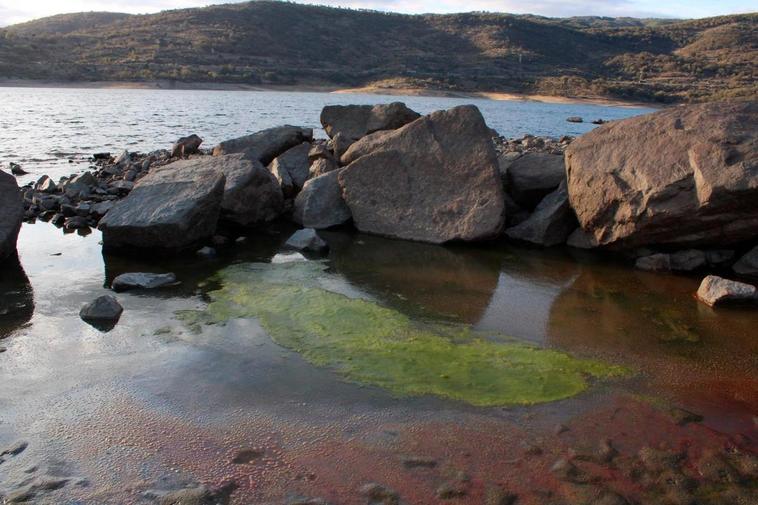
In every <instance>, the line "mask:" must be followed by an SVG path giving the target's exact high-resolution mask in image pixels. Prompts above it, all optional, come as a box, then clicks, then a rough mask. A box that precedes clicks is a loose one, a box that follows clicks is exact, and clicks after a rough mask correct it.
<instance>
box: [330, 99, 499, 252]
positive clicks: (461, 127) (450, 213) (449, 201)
mask: <svg viewBox="0 0 758 505" xmlns="http://www.w3.org/2000/svg"><path fill="white" fill-rule="evenodd" d="M339 182H340V185H341V186H342V189H343V196H344V198H345V201H346V202H347V205H348V207H349V208H350V210H351V212H352V215H353V219H354V221H355V225H356V227H357V228H358V229H359V230H361V231H364V232H368V233H375V234H378V235H385V236H390V237H396V238H403V239H410V240H418V241H423V242H431V243H443V242H448V241H451V240H481V239H488V238H492V237H495V236H497V235H498V234H499V233H500V231H501V230H502V227H503V223H504V218H505V204H504V200H503V190H502V187H501V185H500V179H499V176H498V171H497V159H496V155H495V151H494V148H493V145H492V141H491V132H490V130H489V128H487V125H486V124H485V123H484V119H483V118H482V115H481V113H480V112H479V110H478V109H477V108H476V107H474V106H462V107H456V108H453V109H450V110H447V111H438V112H435V113H432V114H430V115H429V116H425V117H423V118H421V119H417V120H416V121H414V122H413V123H410V124H408V125H406V126H404V127H402V128H400V129H399V130H396V131H394V132H392V133H391V134H389V135H387V136H386V137H384V138H383V139H382V142H381V145H380V146H379V147H378V148H377V149H376V150H374V151H372V152H371V153H369V154H367V155H365V156H362V157H360V158H358V159H357V160H355V161H354V162H353V163H351V164H350V165H348V166H347V167H345V168H344V169H342V171H341V172H340V176H339Z"/></svg>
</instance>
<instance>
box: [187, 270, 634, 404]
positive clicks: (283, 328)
mask: <svg viewBox="0 0 758 505" xmlns="http://www.w3.org/2000/svg"><path fill="white" fill-rule="evenodd" d="M326 277H327V274H325V273H324V266H323V264H320V263H317V262H297V263H289V264H279V265H268V264H247V265H236V266H232V267H229V268H226V269H224V270H222V271H221V272H219V274H218V279H217V280H218V281H219V283H220V285H221V286H222V287H221V288H220V289H217V290H215V291H211V292H209V293H208V296H209V298H210V300H211V301H210V303H209V304H208V307H207V309H206V310H203V311H181V312H178V313H177V316H178V317H179V318H180V319H181V320H183V321H184V322H185V324H186V325H187V326H188V327H189V328H190V329H193V330H194V331H200V330H201V328H202V326H203V325H205V324H214V323H223V322H226V321H228V320H230V319H234V318H256V319H257V320H258V321H259V322H260V324H261V326H262V327H263V328H264V329H265V330H266V332H267V333H268V334H269V335H270V336H271V338H272V339H273V340H274V341H275V342H276V343H278V344H279V345H281V346H283V347H286V348H288V349H291V350H293V351H296V352H298V353H300V354H301V355H302V356H303V357H304V358H305V359H306V360H307V361H309V362H311V363H313V364H315V365H318V366H324V367H329V368H331V369H333V370H336V371H337V372H338V373H340V374H341V375H343V376H344V377H346V378H347V379H349V380H352V381H355V382H360V383H365V384H371V385H375V386H380V387H382V388H385V389H387V390H389V391H391V392H393V393H394V394H398V395H426V394H432V395H437V396H441V397H445V398H450V399H454V400H460V401H464V402H467V403H470V404H472V405H477V406H496V405H515V404H533V403H540V402H548V401H553V400H559V399H563V398H568V397H570V396H573V395H576V394H578V393H580V392H582V391H584V390H585V389H586V388H587V387H588V385H589V384H588V379H590V378H608V377H614V376H621V375H624V374H625V373H627V372H626V370H625V369H623V368H621V367H617V366H611V365H607V364H603V363H600V362H597V361H592V360H583V359H577V358H574V357H572V356H570V355H568V354H565V353H562V352H558V351H554V350H548V349H542V348H537V347H533V346H529V345H525V344H523V343H518V342H501V341H500V342H499V341H493V340H490V339H487V338H486V336H485V335H483V334H480V333H477V332H475V331H473V330H471V329H470V328H469V327H467V326H463V325H450V324H445V325H443V324H432V323H422V322H417V321H413V320H411V319H410V318H408V317H406V316H405V315H403V314H402V313H400V312H398V311H396V310H392V309H389V308H386V307H383V306H381V305H379V304H378V303H376V302H374V301H370V300H365V299H359V298H350V297H348V296H345V295H343V294H339V293H335V292H332V291H329V290H327V289H325V288H324V287H323V285H322V282H323V281H324V279H325V278H326Z"/></svg>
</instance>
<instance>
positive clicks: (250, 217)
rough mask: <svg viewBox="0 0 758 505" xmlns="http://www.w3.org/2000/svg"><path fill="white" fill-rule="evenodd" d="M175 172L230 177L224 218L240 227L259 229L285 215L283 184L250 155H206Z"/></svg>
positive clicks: (178, 164) (181, 164) (180, 165)
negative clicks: (283, 213) (214, 174)
mask: <svg viewBox="0 0 758 505" xmlns="http://www.w3.org/2000/svg"><path fill="white" fill-rule="evenodd" d="M170 166H172V167H174V168H175V170H180V171H184V170H189V171H195V170H206V169H207V170H212V171H214V172H218V173H223V174H224V176H225V177H226V183H225V185H224V197H223V199H222V200H221V219H223V220H225V221H228V222H230V223H234V224H237V225H240V226H258V225H262V224H265V223H268V222H271V221H273V220H274V219H276V218H277V217H279V215H280V214H281V213H282V210H283V207H284V197H283V196H282V190H281V188H280V186H279V182H278V181H277V180H276V178H275V177H274V175H273V174H272V173H271V172H269V171H268V170H267V169H266V168H265V167H264V166H263V165H262V164H261V163H260V162H259V161H258V160H257V159H255V158H253V157H251V155H250V154H249V153H237V154H228V155H223V156H203V157H200V158H194V159H189V160H181V161H176V162H174V163H172V164H171V165H170Z"/></svg>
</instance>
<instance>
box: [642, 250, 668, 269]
mask: <svg viewBox="0 0 758 505" xmlns="http://www.w3.org/2000/svg"><path fill="white" fill-rule="evenodd" d="M634 266H635V268H638V269H640V270H648V271H650V272H667V271H669V270H671V255H670V254H664V253H656V254H651V255H649V256H642V257H640V258H637V261H636V262H635V263H634Z"/></svg>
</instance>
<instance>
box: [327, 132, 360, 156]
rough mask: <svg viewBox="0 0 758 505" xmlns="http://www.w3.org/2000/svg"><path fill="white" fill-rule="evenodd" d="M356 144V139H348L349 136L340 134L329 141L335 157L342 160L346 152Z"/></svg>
mask: <svg viewBox="0 0 758 505" xmlns="http://www.w3.org/2000/svg"><path fill="white" fill-rule="evenodd" d="M354 143H355V139H352V138H348V137H347V135H345V134H344V133H342V132H340V133H338V134H337V135H335V136H334V137H333V138H332V140H330V141H329V145H330V146H331V148H332V151H333V152H334V157H335V158H336V159H340V157H341V156H342V155H343V154H345V152H346V151H347V150H348V149H349V148H350V146H351V145H353V144H354Z"/></svg>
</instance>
